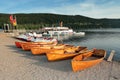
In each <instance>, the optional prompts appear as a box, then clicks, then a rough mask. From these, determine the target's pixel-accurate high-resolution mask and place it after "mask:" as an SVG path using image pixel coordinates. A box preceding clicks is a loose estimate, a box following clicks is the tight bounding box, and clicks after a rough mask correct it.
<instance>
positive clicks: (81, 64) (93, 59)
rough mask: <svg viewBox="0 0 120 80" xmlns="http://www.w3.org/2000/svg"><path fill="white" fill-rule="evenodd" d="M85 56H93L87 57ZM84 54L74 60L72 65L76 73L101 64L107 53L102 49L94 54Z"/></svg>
mask: <svg viewBox="0 0 120 80" xmlns="http://www.w3.org/2000/svg"><path fill="white" fill-rule="evenodd" d="M84 54H92V55H88V56H85V55H84ZM84 54H80V55H78V56H76V57H74V58H73V59H72V61H71V63H72V69H73V71H74V72H76V71H79V70H84V69H86V68H89V67H92V66H94V65H96V64H98V63H100V62H101V61H102V60H103V59H104V57H105V55H106V51H105V50H102V49H96V50H94V51H92V52H87V53H84Z"/></svg>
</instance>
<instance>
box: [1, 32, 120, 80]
mask: <svg viewBox="0 0 120 80" xmlns="http://www.w3.org/2000/svg"><path fill="white" fill-rule="evenodd" d="M15 41H17V40H16V39H13V38H11V36H8V34H7V35H6V34H3V33H0V80H120V63H118V62H107V61H103V62H102V63H100V64H98V65H96V66H93V67H91V68H89V69H86V70H84V71H78V72H76V73H75V72H73V71H72V68H71V60H63V61H56V62H48V61H47V58H46V56H34V55H32V54H31V52H30V51H23V50H21V49H19V48H16V46H15V44H14V42H15Z"/></svg>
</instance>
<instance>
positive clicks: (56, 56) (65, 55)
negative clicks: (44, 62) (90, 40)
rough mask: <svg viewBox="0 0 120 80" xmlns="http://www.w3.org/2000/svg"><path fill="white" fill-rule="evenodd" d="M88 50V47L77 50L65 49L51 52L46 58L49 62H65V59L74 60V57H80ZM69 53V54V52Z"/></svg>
mask: <svg viewBox="0 0 120 80" xmlns="http://www.w3.org/2000/svg"><path fill="white" fill-rule="evenodd" d="M86 50H87V48H86V47H79V48H76V49H73V50H72V49H71V51H70V49H69V50H68V48H67V50H66V49H63V50H55V49H54V50H51V51H49V52H48V53H47V54H46V56H47V59H48V61H56V60H64V59H69V58H73V57H74V56H77V55H79V54H80V53H81V52H84V51H86ZM67 51H68V52H67Z"/></svg>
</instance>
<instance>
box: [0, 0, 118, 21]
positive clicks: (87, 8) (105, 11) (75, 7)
mask: <svg viewBox="0 0 120 80" xmlns="http://www.w3.org/2000/svg"><path fill="white" fill-rule="evenodd" d="M0 13H9V14H14V13H53V14H63V15H82V16H86V17H91V18H117V19H118V18H119V19H120V0H1V1H0Z"/></svg>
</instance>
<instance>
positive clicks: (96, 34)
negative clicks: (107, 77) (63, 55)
mask: <svg viewBox="0 0 120 80" xmlns="http://www.w3.org/2000/svg"><path fill="white" fill-rule="evenodd" d="M82 31H85V32H86V35H85V36H82V37H78V36H77V37H72V38H69V39H67V40H63V42H64V43H67V44H73V45H76V46H78V45H80V46H87V47H88V49H92V48H98V49H105V50H106V51H107V56H106V58H107V57H108V56H109V53H110V52H111V51H112V50H115V55H114V58H113V60H115V61H120V29H89V30H82Z"/></svg>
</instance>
